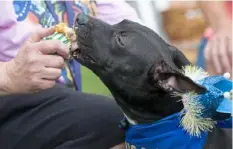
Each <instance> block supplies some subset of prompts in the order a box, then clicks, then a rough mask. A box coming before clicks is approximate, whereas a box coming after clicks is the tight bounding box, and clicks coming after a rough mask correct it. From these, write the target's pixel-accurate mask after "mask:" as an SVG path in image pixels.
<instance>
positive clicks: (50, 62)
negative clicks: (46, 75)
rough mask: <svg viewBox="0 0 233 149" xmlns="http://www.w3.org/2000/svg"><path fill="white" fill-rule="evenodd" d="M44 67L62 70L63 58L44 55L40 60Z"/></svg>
mask: <svg viewBox="0 0 233 149" xmlns="http://www.w3.org/2000/svg"><path fill="white" fill-rule="evenodd" d="M42 61H43V62H44V66H45V67H52V68H59V69H61V68H63V67H64V63H65V61H64V58H62V57H61V56H57V55H44V56H43V58H42Z"/></svg>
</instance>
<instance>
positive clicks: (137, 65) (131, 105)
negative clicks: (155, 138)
mask: <svg viewBox="0 0 233 149" xmlns="http://www.w3.org/2000/svg"><path fill="white" fill-rule="evenodd" d="M74 27H75V32H76V35H77V42H78V46H79V48H78V49H77V50H76V51H74V53H73V55H76V59H77V60H78V61H79V62H80V63H81V64H82V65H85V66H86V67H88V68H89V69H91V70H92V71H93V72H94V73H95V74H96V75H97V76H99V78H100V79H101V80H102V81H103V82H104V83H105V84H106V86H107V87H108V88H109V89H110V91H111V92H112V94H113V96H114V97H115V99H116V101H117V103H118V104H119V105H120V107H121V109H122V110H123V111H124V113H125V114H126V115H127V116H128V117H130V118H131V119H133V120H135V121H137V122H139V123H140V122H148V121H154V120H156V119H159V118H162V117H164V116H167V115H169V114H172V113H174V112H178V111H180V110H181V109H182V106H183V105H182V103H181V102H177V98H175V97H173V96H172V94H171V93H172V91H178V92H185V91H188V90H193V91H195V92H197V93H200V92H203V91H204V90H205V89H204V88H202V87H200V86H199V85H197V84H195V83H194V82H193V81H192V80H190V79H189V78H187V77H185V76H184V75H183V74H182V73H181V72H180V70H181V68H182V67H183V66H185V65H188V64H190V62H189V61H188V60H187V59H186V58H185V56H184V55H183V54H182V53H181V52H180V51H179V50H177V49H176V48H175V47H173V46H170V45H169V44H167V43H166V42H165V41H164V40H163V39H162V38H160V37H159V36H158V35H157V34H156V33H155V32H154V31H152V30H151V29H149V28H147V27H145V26H142V25H140V24H138V23H135V22H132V21H129V20H124V21H122V22H120V23H118V24H115V25H109V24H107V23H104V22H102V21H100V20H98V19H95V18H92V17H89V16H86V15H84V14H79V15H78V16H77V18H76V21H75V25H74Z"/></svg>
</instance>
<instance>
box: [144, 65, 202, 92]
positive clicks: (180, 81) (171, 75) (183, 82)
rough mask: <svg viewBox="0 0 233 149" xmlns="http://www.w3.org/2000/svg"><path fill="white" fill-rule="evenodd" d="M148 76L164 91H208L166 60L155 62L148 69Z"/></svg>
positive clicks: (154, 84) (153, 83)
mask: <svg viewBox="0 0 233 149" xmlns="http://www.w3.org/2000/svg"><path fill="white" fill-rule="evenodd" d="M148 77H149V82H150V84H152V85H153V86H154V87H158V88H161V89H163V90H164V91H177V92H180V93H184V92H190V91H193V92H195V93H197V94H200V93H203V92H205V91H206V89H205V88H204V87H202V86H200V85H198V84H196V83H195V82H194V81H192V80H191V79H190V78H188V77H186V76H185V75H184V74H182V73H181V72H180V71H179V70H176V69H175V68H172V67H171V66H169V65H168V64H167V63H166V62H164V61H161V62H159V63H156V64H154V65H153V66H152V67H151V69H150V70H149V71H148Z"/></svg>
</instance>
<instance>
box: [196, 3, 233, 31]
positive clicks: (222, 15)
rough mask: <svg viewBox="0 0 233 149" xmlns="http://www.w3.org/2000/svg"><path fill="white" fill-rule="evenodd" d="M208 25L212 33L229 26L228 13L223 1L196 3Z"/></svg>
mask: <svg viewBox="0 0 233 149" xmlns="http://www.w3.org/2000/svg"><path fill="white" fill-rule="evenodd" d="M198 4H199V6H200V8H201V10H202V12H203V14H204V16H205V18H206V21H207V22H208V24H209V25H210V26H211V27H212V28H213V30H214V31H218V30H219V29H222V28H223V27H226V26H229V25H231V19H230V17H229V13H228V12H227V9H226V7H225V2H224V1H198Z"/></svg>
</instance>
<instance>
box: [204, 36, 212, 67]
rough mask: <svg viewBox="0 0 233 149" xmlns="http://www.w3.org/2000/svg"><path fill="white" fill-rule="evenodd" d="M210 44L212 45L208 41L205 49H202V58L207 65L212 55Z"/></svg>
mask: <svg viewBox="0 0 233 149" xmlns="http://www.w3.org/2000/svg"><path fill="white" fill-rule="evenodd" d="M211 43H212V41H211V40H209V42H208V43H207V45H206V48H205V49H204V57H205V60H206V62H207V63H209V62H210V60H211V58H210V57H211V54H212V53H211Z"/></svg>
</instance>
